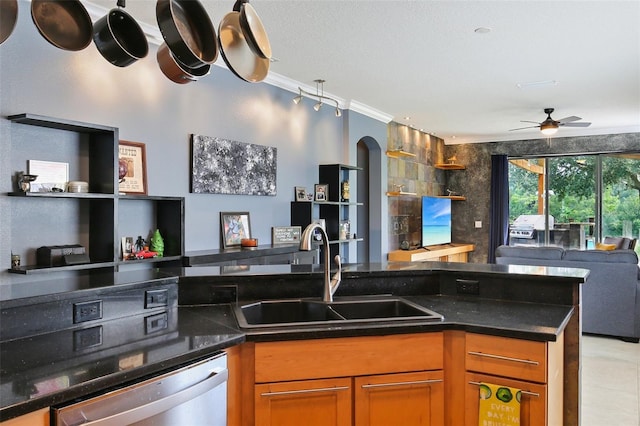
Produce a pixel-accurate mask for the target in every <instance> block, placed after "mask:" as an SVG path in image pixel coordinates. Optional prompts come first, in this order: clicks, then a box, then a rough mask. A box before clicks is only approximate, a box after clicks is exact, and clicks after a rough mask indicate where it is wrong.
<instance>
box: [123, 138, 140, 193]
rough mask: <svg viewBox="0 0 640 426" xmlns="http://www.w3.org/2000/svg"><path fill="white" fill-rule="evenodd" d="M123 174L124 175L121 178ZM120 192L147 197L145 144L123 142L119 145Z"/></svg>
mask: <svg viewBox="0 0 640 426" xmlns="http://www.w3.org/2000/svg"><path fill="white" fill-rule="evenodd" d="M121 173H122V174H123V175H122V176H121ZM118 177H119V182H120V183H119V184H118V191H119V192H120V193H121V194H138V195H147V153H146V147H145V144H143V143H140V142H130V141H123V140H121V141H120V142H119V144H118Z"/></svg>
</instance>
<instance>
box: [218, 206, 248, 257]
mask: <svg viewBox="0 0 640 426" xmlns="http://www.w3.org/2000/svg"><path fill="white" fill-rule="evenodd" d="M220 237H221V239H222V248H223V249H226V248H229V247H240V241H241V240H242V239H243V238H251V225H250V222H249V212H220Z"/></svg>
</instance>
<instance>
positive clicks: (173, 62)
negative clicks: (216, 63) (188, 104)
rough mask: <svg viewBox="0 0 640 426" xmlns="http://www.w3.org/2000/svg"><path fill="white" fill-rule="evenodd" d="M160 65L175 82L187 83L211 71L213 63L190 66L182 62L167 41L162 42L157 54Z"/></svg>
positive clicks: (164, 72) (165, 73)
mask: <svg viewBox="0 0 640 426" xmlns="http://www.w3.org/2000/svg"><path fill="white" fill-rule="evenodd" d="M156 58H157V60H158V65H159V66H160V70H161V71H162V73H163V74H164V75H165V76H167V78H168V79H169V80H171V81H173V82H174V83H178V84H186V83H191V82H192V81H197V80H198V79H199V78H200V77H203V76H205V75H207V74H208V73H209V70H210V68H211V65H209V64H204V65H201V66H200V67H189V66H187V65H185V64H183V63H181V62H180V61H179V60H178V59H177V58H176V57H175V56H174V54H173V52H171V50H170V49H169V47H168V46H167V44H166V43H162V44H161V45H160V47H159V48H158V53H157V55H156Z"/></svg>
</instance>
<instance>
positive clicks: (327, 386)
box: [255, 378, 352, 426]
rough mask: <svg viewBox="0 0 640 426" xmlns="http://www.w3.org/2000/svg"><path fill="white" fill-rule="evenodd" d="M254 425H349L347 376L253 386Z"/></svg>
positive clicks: (348, 382) (349, 397)
mask: <svg viewBox="0 0 640 426" xmlns="http://www.w3.org/2000/svg"><path fill="white" fill-rule="evenodd" d="M255 392H256V393H255V410H256V421H255V424H256V426H299V425H305V426H349V425H351V417H352V412H351V407H352V404H351V393H352V387H351V378H341V379H323V380H304V381H296V382H282V383H269V384H262V385H256V387H255Z"/></svg>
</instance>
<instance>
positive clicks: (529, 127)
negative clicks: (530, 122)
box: [509, 126, 540, 132]
mask: <svg viewBox="0 0 640 426" xmlns="http://www.w3.org/2000/svg"><path fill="white" fill-rule="evenodd" d="M536 127H540V126H527V127H518V128H517V129H509V131H510V132H512V131H514V130H523V129H534V128H536Z"/></svg>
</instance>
